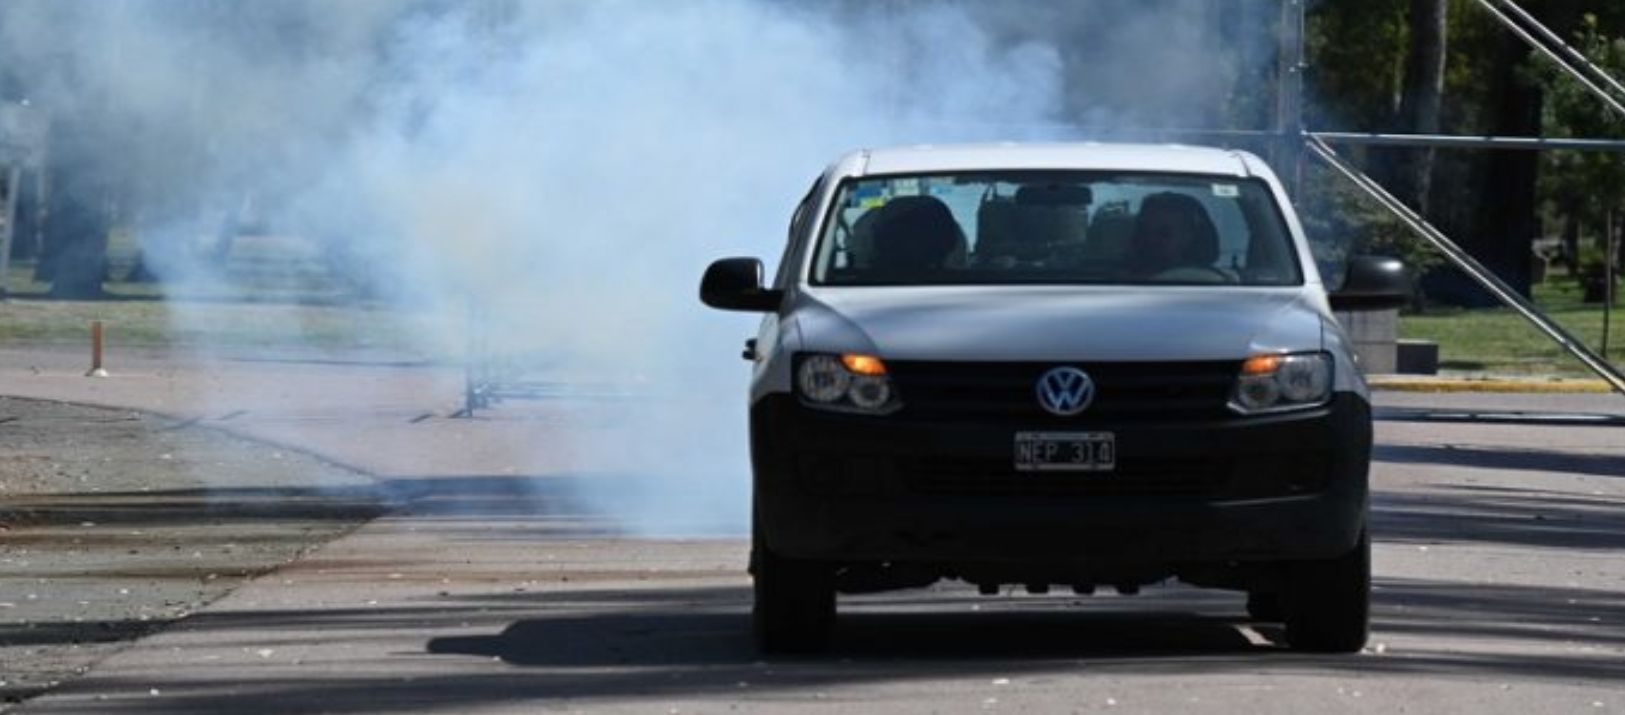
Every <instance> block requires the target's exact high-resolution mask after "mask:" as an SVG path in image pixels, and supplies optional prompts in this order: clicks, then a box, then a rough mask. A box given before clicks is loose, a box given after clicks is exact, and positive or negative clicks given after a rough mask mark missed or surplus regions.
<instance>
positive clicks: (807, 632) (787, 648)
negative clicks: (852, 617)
mask: <svg viewBox="0 0 1625 715" xmlns="http://www.w3.org/2000/svg"><path fill="white" fill-rule="evenodd" d="M754 542H755V543H754V544H753V549H752V559H751V563H752V569H751V571H752V575H753V576H754V581H755V584H754V590H755V596H756V603H755V607H754V608H753V609H752V611H751V620H752V623H751V625H752V630H753V632H754V634H755V637H756V648H757V649H758V650H760V651H761V652H763V653H767V654H794V653H821V652H824V651H825V650H828V649H829V644H830V638H831V635H832V632H833V631H834V628H835V571H834V569H832V568H831V567H830V566H829V565H828V564H826V563H823V562H819V561H808V560H803V559H788V558H784V557H782V556H779V555H777V554H774V553H773V552H772V551H771V550H769V549H768V548H767V547H766V545H764V544H763V543H762V540H761V539H760V538H757V539H755V540H754Z"/></svg>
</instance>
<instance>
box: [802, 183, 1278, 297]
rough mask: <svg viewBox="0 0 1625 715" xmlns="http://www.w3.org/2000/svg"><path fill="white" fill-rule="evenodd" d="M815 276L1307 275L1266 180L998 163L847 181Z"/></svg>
mask: <svg viewBox="0 0 1625 715" xmlns="http://www.w3.org/2000/svg"><path fill="white" fill-rule="evenodd" d="M811 282H812V283H813V284H814V285H829V286H880V285H1003V284H1026V283H1032V284H1107V285H1150V284H1155V285H1242V286H1284V285H1299V284H1301V283H1302V282H1303V275H1302V272H1301V271H1300V270H1299V267H1298V261H1297V257H1296V256H1295V254H1294V250H1293V243H1292V241H1291V239H1290V234H1289V233H1288V231H1287V228H1286V225H1285V223H1284V221H1283V219H1282V216H1281V211H1280V209H1279V208H1278V207H1277V206H1276V205H1275V201H1274V198H1273V197H1272V195H1271V192H1270V190H1269V188H1268V186H1267V185H1265V184H1264V182H1262V181H1259V180H1256V179H1242V178H1237V177H1219V176H1197V175H1182V174H1165V173H1122V172H1112V173H1101V172H1055V171H1045V172H998V171H995V172H967V173H958V174H929V175H914V176H901V175H891V176H877V177H869V178H863V179H854V180H849V181H847V182H846V183H845V184H844V185H843V186H842V187H841V189H840V191H839V193H838V194H837V196H836V199H835V207H834V209H833V211H832V212H831V214H830V216H829V219H828V221H827V222H826V225H825V226H824V229H823V231H822V235H821V236H820V237H819V244H818V248H817V250H816V251H815V253H814V258H813V265H812V275H811Z"/></svg>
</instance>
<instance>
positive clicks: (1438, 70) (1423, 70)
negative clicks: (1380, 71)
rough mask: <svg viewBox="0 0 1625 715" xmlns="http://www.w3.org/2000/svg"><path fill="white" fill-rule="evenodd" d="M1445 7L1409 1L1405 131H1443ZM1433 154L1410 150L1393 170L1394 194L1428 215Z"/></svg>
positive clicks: (1438, 0) (1440, 0)
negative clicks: (1441, 117)
mask: <svg viewBox="0 0 1625 715" xmlns="http://www.w3.org/2000/svg"><path fill="white" fill-rule="evenodd" d="M1447 6H1448V2H1447V0H1411V8H1410V16H1409V18H1408V20H1407V24H1408V27H1409V29H1410V48H1409V51H1408V52H1407V53H1406V55H1405V86H1404V91H1403V92H1402V93H1401V95H1400V101H1399V111H1398V114H1399V124H1400V128H1401V130H1402V131H1407V132H1412V133H1415V134H1436V133H1438V131H1439V107H1440V104H1441V103H1442V101H1443V99H1444V68H1445V57H1446V51H1445V49H1446V47H1447V44H1448V40H1447V38H1448V35H1449V31H1448V28H1447V26H1448V24H1449V23H1448V22H1447V20H1448V11H1447ZM1433 159H1434V150H1433V149H1416V150H1412V151H1409V152H1407V153H1406V154H1405V155H1404V156H1402V157H1401V158H1400V159H1399V161H1398V162H1396V166H1395V167H1394V171H1393V174H1392V180H1393V191H1394V195H1395V196H1398V197H1399V198H1401V199H1403V200H1405V201H1407V202H1409V203H1410V204H1411V205H1412V206H1414V207H1416V209H1417V210H1418V211H1420V212H1422V213H1424V214H1425V213H1427V212H1428V204H1429V193H1430V189H1431V183H1432V182H1431V179H1432V176H1433Z"/></svg>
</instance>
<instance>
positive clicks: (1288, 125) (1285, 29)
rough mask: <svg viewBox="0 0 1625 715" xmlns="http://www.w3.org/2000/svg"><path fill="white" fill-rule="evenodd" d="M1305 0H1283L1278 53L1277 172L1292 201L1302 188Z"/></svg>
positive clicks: (1296, 199) (1300, 198) (1297, 197)
mask: <svg viewBox="0 0 1625 715" xmlns="http://www.w3.org/2000/svg"><path fill="white" fill-rule="evenodd" d="M1305 2H1306V0H1282V2H1281V31H1280V32H1279V33H1278V36H1279V37H1280V43H1281V44H1280V50H1279V51H1278V52H1277V55H1276V88H1277V89H1276V93H1275V131H1276V133H1277V140H1276V145H1275V172H1276V173H1277V174H1280V175H1281V178H1282V180H1283V181H1285V182H1286V187H1287V192H1288V193H1289V194H1290V195H1291V197H1292V200H1293V201H1302V200H1303V197H1302V193H1303V192H1302V189H1303V151H1304V149H1303V141H1304V134H1303V71H1304V69H1305V67H1306V66H1307V65H1306V62H1305V60H1304V21H1305V13H1306V12H1307V9H1306V8H1305Z"/></svg>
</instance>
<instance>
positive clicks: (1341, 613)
mask: <svg viewBox="0 0 1625 715" xmlns="http://www.w3.org/2000/svg"><path fill="white" fill-rule="evenodd" d="M1290 574H1291V575H1290V579H1291V580H1290V582H1289V584H1288V592H1287V594H1286V595H1287V598H1286V601H1285V603H1283V604H1282V605H1283V606H1285V613H1284V614H1283V615H1285V616H1286V618H1285V621H1286V640H1287V643H1288V644H1289V645H1291V646H1292V647H1293V648H1294V649H1296V650H1303V651H1312V652H1318V653H1353V652H1355V651H1358V650H1360V649H1361V648H1363V647H1365V642H1366V638H1367V636H1368V632H1369V630H1370V616H1371V537H1370V535H1368V534H1366V533H1364V532H1362V533H1361V534H1360V540H1359V542H1358V543H1357V544H1355V546H1354V548H1353V549H1352V550H1350V551H1349V552H1348V553H1346V554H1344V555H1342V556H1338V557H1336V558H1331V559H1325V560H1322V561H1305V562H1301V563H1298V564H1295V565H1294V566H1293V567H1292V569H1291V572H1290Z"/></svg>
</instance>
